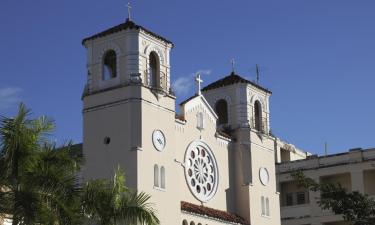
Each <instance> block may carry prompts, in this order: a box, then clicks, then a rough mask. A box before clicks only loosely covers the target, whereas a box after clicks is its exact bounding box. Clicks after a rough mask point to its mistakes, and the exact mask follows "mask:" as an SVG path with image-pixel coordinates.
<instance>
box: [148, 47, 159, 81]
mask: <svg viewBox="0 0 375 225" xmlns="http://www.w3.org/2000/svg"><path fill="white" fill-rule="evenodd" d="M149 63H150V65H149V70H150V71H149V76H150V86H152V87H159V82H158V80H159V58H158V56H157V54H156V53H155V52H151V53H150V56H149Z"/></svg>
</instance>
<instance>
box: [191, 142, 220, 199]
mask: <svg viewBox="0 0 375 225" xmlns="http://www.w3.org/2000/svg"><path fill="white" fill-rule="evenodd" d="M185 178H186V182H187V184H188V186H189V189H190V191H191V192H192V193H193V195H194V196H195V197H196V198H197V199H198V200H200V201H202V202H207V201H209V200H210V199H211V198H212V197H213V196H214V195H215V193H216V190H217V185H218V170H217V165H216V160H215V157H214V155H213V153H212V152H211V150H210V148H209V147H208V146H207V145H206V144H205V143H203V142H200V141H196V142H193V143H191V144H190V145H189V147H188V149H187V151H186V153H185Z"/></svg>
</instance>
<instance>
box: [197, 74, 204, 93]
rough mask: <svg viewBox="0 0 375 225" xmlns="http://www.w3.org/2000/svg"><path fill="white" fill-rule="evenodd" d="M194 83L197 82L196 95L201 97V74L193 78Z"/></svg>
mask: <svg viewBox="0 0 375 225" xmlns="http://www.w3.org/2000/svg"><path fill="white" fill-rule="evenodd" d="M195 82H197V84H198V95H202V93H201V83H202V82H203V80H202V79H201V74H200V73H198V74H197V75H196V76H195Z"/></svg>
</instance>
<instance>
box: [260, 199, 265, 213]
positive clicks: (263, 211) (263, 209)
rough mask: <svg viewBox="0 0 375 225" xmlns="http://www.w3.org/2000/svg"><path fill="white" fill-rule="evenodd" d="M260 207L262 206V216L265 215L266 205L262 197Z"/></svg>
mask: <svg viewBox="0 0 375 225" xmlns="http://www.w3.org/2000/svg"><path fill="white" fill-rule="evenodd" d="M260 201H261V205H262V216H264V215H266V204H265V199H264V197H263V196H262V197H261V199H260Z"/></svg>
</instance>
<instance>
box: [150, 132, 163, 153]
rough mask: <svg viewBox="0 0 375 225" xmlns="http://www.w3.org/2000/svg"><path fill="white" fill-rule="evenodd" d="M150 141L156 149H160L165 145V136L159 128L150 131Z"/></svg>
mask: <svg viewBox="0 0 375 225" xmlns="http://www.w3.org/2000/svg"><path fill="white" fill-rule="evenodd" d="M152 143H153V144H154V147H155V148H156V150H158V151H162V150H163V149H164V147H165V136H164V134H163V132H162V131H161V130H154V132H152Z"/></svg>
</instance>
